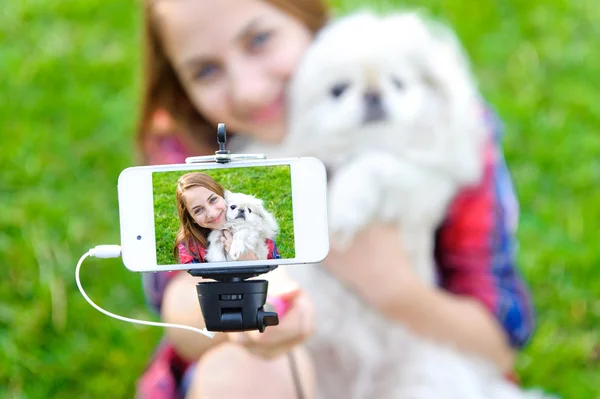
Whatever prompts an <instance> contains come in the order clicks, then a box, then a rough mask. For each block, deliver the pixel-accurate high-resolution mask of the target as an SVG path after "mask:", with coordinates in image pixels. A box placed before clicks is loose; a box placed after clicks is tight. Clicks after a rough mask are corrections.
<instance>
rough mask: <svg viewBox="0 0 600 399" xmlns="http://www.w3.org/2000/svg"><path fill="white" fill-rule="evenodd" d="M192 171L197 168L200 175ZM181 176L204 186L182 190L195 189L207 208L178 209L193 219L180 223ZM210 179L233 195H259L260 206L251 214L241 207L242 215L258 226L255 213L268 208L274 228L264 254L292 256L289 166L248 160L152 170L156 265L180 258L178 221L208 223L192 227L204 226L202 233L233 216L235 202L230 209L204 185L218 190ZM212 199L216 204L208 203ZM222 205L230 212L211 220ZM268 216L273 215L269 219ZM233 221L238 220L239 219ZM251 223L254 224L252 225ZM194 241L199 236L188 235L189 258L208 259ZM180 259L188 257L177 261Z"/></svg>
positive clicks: (179, 225) (167, 263)
mask: <svg viewBox="0 0 600 399" xmlns="http://www.w3.org/2000/svg"><path fill="white" fill-rule="evenodd" d="M197 173H200V175H198V174H197ZM194 174H196V175H194ZM206 175H207V176H206ZM180 179H181V181H184V180H185V181H186V182H187V183H190V182H191V183H192V185H193V186H194V187H196V188H198V187H203V189H196V190H195V191H188V192H187V195H192V196H193V195H198V196H199V197H198V198H200V203H202V204H205V205H206V208H204V207H199V208H196V209H195V211H193V213H196V215H195V216H192V215H191V214H190V213H189V212H188V211H187V208H186V210H185V211H183V212H187V215H185V216H184V217H187V218H188V219H187V220H193V222H191V223H185V220H184V223H183V224H182V222H181V220H180V217H179V211H178V204H177V195H176V190H177V186H178V182H179V181H180ZM215 183H216V184H218V185H220V187H221V188H222V189H223V190H228V191H229V192H231V193H233V194H234V195H235V194H237V193H242V194H245V195H249V196H252V197H254V198H257V199H260V200H262V204H263V210H261V211H260V212H256V209H255V210H254V211H255V212H254V215H252V216H250V215H249V213H251V212H252V209H249V210H247V211H246V212H248V213H246V215H247V216H245V217H243V219H244V221H245V220H248V221H249V223H250V222H254V223H255V224H254V225H252V226H256V225H260V226H262V225H261V224H258V223H257V222H256V220H257V219H256V218H257V217H261V216H260V215H262V214H264V212H268V213H270V214H271V215H272V216H273V218H274V222H275V223H276V225H277V227H278V229H277V230H278V233H277V234H276V236H275V237H274V239H272V240H271V239H268V240H265V244H266V248H267V249H268V252H269V255H268V259H277V257H279V258H281V259H292V258H294V257H295V248H294V221H293V211H292V180H291V174H290V166H289V165H272V166H252V167H236V168H224V169H202V170H197V171H189V170H188V171H173V172H153V173H152V189H153V197H154V227H155V234H156V237H155V239H156V262H157V264H158V265H174V264H178V263H180V262H179V260H180V258H179V257H177V258H176V252H174V247H175V242H176V239H177V236H178V232H180V229H185V228H186V227H182V225H183V226H187V225H192V226H193V225H196V226H195V227H198V221H199V222H200V224H201V225H202V224H205V223H206V222H208V223H209V224H208V225H206V226H208V227H206V226H204V227H203V229H196V230H195V231H196V232H198V231H203V232H204V234H208V233H210V232H211V231H212V230H211V228H212V229H215V230H216V229H219V231H221V232H222V231H223V230H222V229H223V228H226V227H227V223H228V222H231V220H229V219H228V218H227V216H226V215H227V214H230V216H231V218H235V217H236V216H234V215H235V212H234V210H235V206H234V209H233V210H230V208H231V206H230V204H227V203H226V202H225V199H224V198H223V197H220V196H218V195H217V194H215V193H214V192H213V191H212V190H210V189H209V188H208V186H210V187H213V189H214V190H217V189H216V188H214V187H215V186H214V185H213V184H215ZM184 195H186V194H184ZM240 197H242V198H247V197H244V196H237V197H235V196H232V197H230V198H240ZM188 198H189V197H188ZM220 201H222V202H220ZM231 202H233V201H231ZM213 204H214V206H215V207H213ZM223 207H225V208H226V209H227V210H230V212H226V213H223V216H222V218H221V217H219V218H218V219H217V220H216V221H215V220H213V219H211V218H212V217H214V215H215V214H218V215H220V214H221V213H220V210H221V209H223ZM248 207H249V206H248ZM179 208H185V205H183V204H179ZM208 208H210V210H209V211H207V212H212V213H204V211H205V209H208ZM239 211H240V209H237V212H239ZM202 215H204V216H202ZM239 216H240V215H239V214H237V217H238V219H239ZM203 217H204V219H203ZM270 220H271V221H273V219H270ZM234 223H240V220H235V221H234ZM215 226H220V227H215ZM238 226H240V225H239V224H238ZM252 228H253V229H255V228H254V227H252ZM188 231H189V228H188ZM188 236H190V234H188ZM197 241H198V240H193V242H191V243H189V245H190V246H189V247H186V248H190V250H191V254H190V255H191V256H192V257H193V258H194V259H193V262H194V263H199V262H206V261H207V260H206V259H205V258H204V255H206V250H207V248H205V247H203V246H200V245H199V244H198V242H197ZM249 244H252V243H249ZM258 246H260V243H258V244H257V245H256V247H258ZM216 247H217V246H215V248H216ZM230 249H231V248H230ZM257 252H261V250H260V249H258V250H257ZM188 254H189V253H186V255H188ZM181 259H183V258H181ZM245 259H246V258H245ZM245 259H240V260H245ZM188 260H189V258H188ZM182 263H188V262H183V261H182Z"/></svg>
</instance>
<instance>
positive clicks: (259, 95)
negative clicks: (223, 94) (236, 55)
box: [229, 65, 269, 113]
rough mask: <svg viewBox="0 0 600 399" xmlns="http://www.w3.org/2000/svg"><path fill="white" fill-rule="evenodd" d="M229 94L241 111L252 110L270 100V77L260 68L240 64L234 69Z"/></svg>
mask: <svg viewBox="0 0 600 399" xmlns="http://www.w3.org/2000/svg"><path fill="white" fill-rule="evenodd" d="M229 95H230V98H231V100H232V101H233V104H234V106H235V107H236V108H237V109H238V110H239V111H240V112H243V113H248V112H252V111H254V110H256V109H258V108H260V107H261V106H263V105H264V104H265V102H267V101H268V100H269V79H268V77H266V76H265V75H264V74H263V73H262V72H261V71H260V69H259V68H256V67H252V66H250V65H239V66H237V67H236V68H233V70H232V73H231V79H230V87H229Z"/></svg>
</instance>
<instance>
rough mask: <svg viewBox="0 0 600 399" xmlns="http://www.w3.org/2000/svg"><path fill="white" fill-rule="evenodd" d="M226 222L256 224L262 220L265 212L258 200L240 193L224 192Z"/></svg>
mask: <svg viewBox="0 0 600 399" xmlns="http://www.w3.org/2000/svg"><path fill="white" fill-rule="evenodd" d="M225 202H226V203H227V221H228V222H235V221H246V222H249V223H253V224H257V223H259V222H260V221H261V219H262V218H264V214H265V210H264V207H263V203H262V201H261V200H260V199H258V198H256V197H253V196H251V195H247V194H242V193H231V192H229V191H226V192H225Z"/></svg>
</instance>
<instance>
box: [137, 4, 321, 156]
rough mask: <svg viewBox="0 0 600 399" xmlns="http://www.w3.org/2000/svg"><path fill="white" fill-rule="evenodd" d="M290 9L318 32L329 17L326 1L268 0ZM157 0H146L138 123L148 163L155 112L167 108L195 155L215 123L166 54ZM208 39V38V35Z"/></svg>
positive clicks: (209, 141) (207, 143) (206, 144)
mask: <svg viewBox="0 0 600 399" xmlns="http://www.w3.org/2000/svg"><path fill="white" fill-rule="evenodd" d="M266 1H267V2H268V3H271V4H273V5H274V6H276V7H278V8H280V9H281V10H283V11H284V12H287V13H288V14H289V15H291V16H292V17H295V18H297V19H298V20H300V21H301V22H302V23H304V24H305V25H306V26H307V27H308V28H309V29H310V31H311V32H313V34H314V33H316V32H317V31H318V30H319V29H321V28H322V27H323V26H324V25H325V23H326V22H327V20H328V18H329V11H328V7H327V6H326V4H325V2H324V0H266ZM153 3H154V0H144V1H143V15H142V20H143V32H142V36H143V40H144V43H143V51H144V54H143V71H142V73H143V78H142V79H143V80H142V85H141V86H142V101H141V110H140V112H139V120H138V125H137V147H138V151H139V152H140V154H141V156H142V162H144V163H146V162H147V158H148V154H147V152H146V151H147V150H146V143H147V141H148V138H149V137H150V135H151V134H152V133H151V129H150V128H151V120H152V115H153V114H154V112H155V111H156V110H157V109H161V108H162V109H164V110H166V111H167V112H168V114H169V115H170V116H171V117H172V118H173V119H174V121H175V122H176V124H177V130H178V132H180V133H179V134H180V135H181V136H180V137H179V138H180V139H181V140H182V141H183V143H184V144H185V145H186V146H187V147H188V148H189V149H190V150H192V152H193V153H194V154H201V153H202V152H206V148H212V147H213V146H214V141H215V140H214V136H215V128H216V127H215V126H212V125H211V124H210V123H209V122H208V121H207V120H206V118H204V116H203V115H201V114H200V113H199V112H198V110H197V109H196V107H195V106H194V105H193V104H192V102H191V100H190V99H189V97H188V96H187V94H186V93H185V91H184V89H183V86H182V85H181V82H180V81H179V78H178V76H177V73H176V72H175V69H174V68H173V65H172V64H171V62H170V61H169V58H168V57H167V55H166V53H165V51H164V49H163V46H162V43H161V40H160V37H159V35H158V29H157V21H156V18H155V16H154V15H153V10H152V4H153ZM207 39H208V38H207Z"/></svg>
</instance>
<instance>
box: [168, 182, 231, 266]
mask: <svg viewBox="0 0 600 399" xmlns="http://www.w3.org/2000/svg"><path fill="white" fill-rule="evenodd" d="M192 187H204V188H206V189H208V190H210V191H212V192H213V193H215V194H217V195H219V196H221V197H224V196H225V190H223V187H222V186H221V185H220V184H219V183H217V182H216V181H215V180H214V179H213V178H212V177H210V176H209V175H207V174H206V173H202V172H190V173H186V174H185V175H183V176H181V177H180V178H179V180H177V189H176V190H175V197H176V202H177V214H178V215H179V231H177V237H176V238H175V245H174V246H173V255H174V256H175V260H176V261H177V262H178V261H179V245H180V244H181V243H183V245H185V248H186V249H187V250H188V252H189V253H190V254H191V255H193V256H194V257H195V258H197V259H198V258H199V256H200V254H198V251H197V245H200V246H202V247H203V248H206V247H207V246H208V234H209V233H210V232H211V230H210V229H207V228H205V227H201V226H200V225H199V224H197V223H196V222H195V221H194V219H193V218H192V215H190V213H189V212H188V210H187V208H186V206H185V200H184V198H183V196H184V194H185V192H186V191H187V190H189V189H190V188H192Z"/></svg>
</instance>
